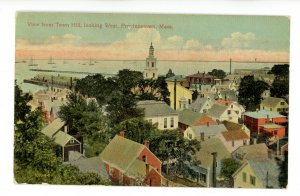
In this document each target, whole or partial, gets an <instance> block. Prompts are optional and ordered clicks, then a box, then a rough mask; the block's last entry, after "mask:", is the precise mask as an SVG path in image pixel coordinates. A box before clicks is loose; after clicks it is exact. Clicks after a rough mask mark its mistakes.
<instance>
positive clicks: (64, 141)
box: [41, 118, 82, 161]
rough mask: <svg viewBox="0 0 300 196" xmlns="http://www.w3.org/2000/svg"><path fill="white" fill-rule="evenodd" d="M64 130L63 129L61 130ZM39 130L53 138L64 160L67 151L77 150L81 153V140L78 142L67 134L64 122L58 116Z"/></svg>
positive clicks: (66, 156)
mask: <svg viewBox="0 0 300 196" xmlns="http://www.w3.org/2000/svg"><path fill="white" fill-rule="evenodd" d="M62 130H64V131H62ZM41 132H42V133H43V134H44V135H46V136H48V137H49V138H50V139H53V141H54V143H56V144H57V145H58V146H59V147H60V150H61V156H62V159H63V160H64V161H68V160H69V152H70V151H77V152H80V153H82V147H81V142H79V141H78V140H77V139H76V138H74V137H73V136H71V135H69V134H67V133H66V132H67V128H66V126H65V122H64V121H62V120H61V119H60V118H57V119H55V120H54V121H53V122H51V123H50V124H48V125H47V126H46V127H44V128H43V129H42V130H41Z"/></svg>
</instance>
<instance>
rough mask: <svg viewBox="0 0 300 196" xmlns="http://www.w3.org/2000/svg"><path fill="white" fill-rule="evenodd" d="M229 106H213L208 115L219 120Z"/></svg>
mask: <svg viewBox="0 0 300 196" xmlns="http://www.w3.org/2000/svg"><path fill="white" fill-rule="evenodd" d="M227 108H228V106H224V105H220V104H213V105H212V107H211V108H210V109H209V112H208V115H210V116H213V117H216V118H219V117H220V116H221V115H222V114H223V113H224V112H225V111H226V110H227Z"/></svg>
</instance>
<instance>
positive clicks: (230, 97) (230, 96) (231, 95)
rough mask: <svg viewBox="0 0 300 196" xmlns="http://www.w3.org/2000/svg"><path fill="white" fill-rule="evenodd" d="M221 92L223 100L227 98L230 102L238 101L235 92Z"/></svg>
mask: <svg viewBox="0 0 300 196" xmlns="http://www.w3.org/2000/svg"><path fill="white" fill-rule="evenodd" d="M219 92H220V94H221V96H222V98H223V99H225V96H226V97H227V99H228V100H230V101H237V100H238V99H237V96H236V94H235V92H234V90H220V91H219Z"/></svg>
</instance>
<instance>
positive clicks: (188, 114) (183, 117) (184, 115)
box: [179, 109, 204, 126]
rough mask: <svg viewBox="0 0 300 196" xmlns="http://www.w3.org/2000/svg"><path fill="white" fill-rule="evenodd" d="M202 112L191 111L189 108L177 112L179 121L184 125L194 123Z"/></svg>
mask: <svg viewBox="0 0 300 196" xmlns="http://www.w3.org/2000/svg"><path fill="white" fill-rule="evenodd" d="M203 115H204V114H200V113H198V112H193V111H191V110H188V109H186V110H182V111H180V112H179V122H180V123H182V124H185V125H189V126H192V125H194V124H195V123H196V122H197V121H198V120H199V119H200V118H201V117H202V116H203Z"/></svg>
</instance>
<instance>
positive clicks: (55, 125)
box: [41, 118, 65, 138]
mask: <svg viewBox="0 0 300 196" xmlns="http://www.w3.org/2000/svg"><path fill="white" fill-rule="evenodd" d="M64 125H65V121H63V120H62V119H60V118H57V119H55V120H54V121H53V122H52V123H50V124H49V125H47V126H46V127H44V128H43V129H42V131H41V132H42V133H43V134H45V135H46V136H48V137H50V138H52V137H53V136H54V135H55V133H57V132H58V131H59V130H60V129H61V128H62V127H63V126H64Z"/></svg>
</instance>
